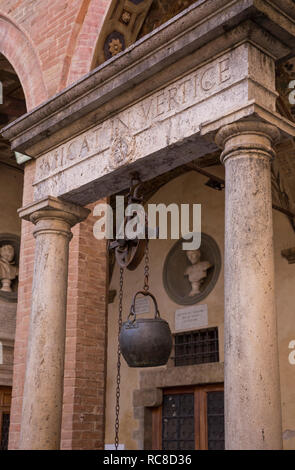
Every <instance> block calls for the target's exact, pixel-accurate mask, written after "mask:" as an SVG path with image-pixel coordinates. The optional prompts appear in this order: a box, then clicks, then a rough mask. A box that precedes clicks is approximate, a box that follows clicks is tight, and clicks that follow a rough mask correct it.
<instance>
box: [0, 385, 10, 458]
mask: <svg viewBox="0 0 295 470" xmlns="http://www.w3.org/2000/svg"><path fill="white" fill-rule="evenodd" d="M10 405H11V388H10V387H0V450H7V448H8V433H9V423H10Z"/></svg>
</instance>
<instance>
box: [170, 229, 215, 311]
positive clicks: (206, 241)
mask: <svg viewBox="0 0 295 470" xmlns="http://www.w3.org/2000/svg"><path fill="white" fill-rule="evenodd" d="M183 241H184V240H182V239H180V240H178V241H177V242H176V243H175V244H174V245H173V246H172V247H171V249H170V251H169V252H168V254H167V256H166V259H165V263H164V267H163V285H164V288H165V290H166V292H167V294H168V296H169V297H170V299H171V300H173V301H174V302H175V303H177V304H178V305H195V304H197V303H198V302H200V301H201V300H203V299H205V298H206V297H207V296H208V295H209V294H210V292H211V291H212V290H213V289H214V287H215V285H216V283H217V280H218V277H219V274H220V270H221V253H220V250H219V247H218V245H217V243H216V242H215V240H214V239H213V238H212V237H210V235H207V234H206V233H202V234H201V246H200V248H199V249H198V250H188V251H185V250H183V249H182V243H183Z"/></svg>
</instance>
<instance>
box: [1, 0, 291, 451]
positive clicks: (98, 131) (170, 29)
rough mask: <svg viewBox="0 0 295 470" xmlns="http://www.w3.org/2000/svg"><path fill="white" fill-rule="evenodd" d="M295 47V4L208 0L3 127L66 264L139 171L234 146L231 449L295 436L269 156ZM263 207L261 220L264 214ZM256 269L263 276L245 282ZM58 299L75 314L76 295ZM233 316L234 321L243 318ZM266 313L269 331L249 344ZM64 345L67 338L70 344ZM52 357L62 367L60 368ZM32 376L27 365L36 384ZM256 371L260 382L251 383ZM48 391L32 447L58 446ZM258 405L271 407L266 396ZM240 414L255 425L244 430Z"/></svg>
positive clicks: (230, 169)
mask: <svg viewBox="0 0 295 470" xmlns="http://www.w3.org/2000/svg"><path fill="white" fill-rule="evenodd" d="M294 52H295V12H294V4H293V2H292V1H291V0H286V1H284V2H280V1H279V0H268V1H266V0H260V1H258V0H233V1H231V2H224V1H223V0H207V1H203V0H200V1H197V2H196V3H195V4H194V5H192V6H191V7H190V8H188V9H187V10H186V11H184V12H183V13H181V14H179V15H178V16H177V17H175V18H174V19H172V20H171V21H169V22H168V23H167V24H164V25H163V26H161V27H160V28H158V29H157V30H155V31H153V32H152V33H151V34H150V35H148V36H146V37H144V38H142V39H141V40H140V41H138V42H137V43H135V44H134V45H132V46H130V47H129V48H128V49H126V50H125V51H124V52H122V53H120V54H118V55H116V56H115V57H114V58H112V59H110V60H109V61H107V62H106V63H104V64H102V65H101V66H99V67H98V68H97V69H95V70H94V71H92V72H91V73H90V74H88V75H87V76H85V77H84V78H82V79H81V80H79V81H78V82H77V83H76V84H74V85H73V86H70V87H69V88H67V89H66V90H64V91H63V92H61V93H59V94H58V95H56V96H55V97H53V98H52V99H50V100H49V101H48V102H46V103H44V104H42V105H40V106H39V107H38V108H36V109H34V110H33V111H31V112H30V113H28V114H26V115H25V116H23V117H21V118H19V119H18V120H17V121H15V122H14V123H12V124H11V125H9V126H7V127H6V128H5V129H4V130H3V131H2V135H3V137H4V138H5V139H8V140H10V141H11V144H12V149H13V150H16V151H18V152H22V153H25V154H27V155H29V156H31V157H32V158H34V159H36V176H35V181H34V183H33V187H34V201H32V203H31V204H30V205H29V206H27V207H24V208H22V209H21V210H20V215H21V216H22V217H24V218H26V219H27V220H31V221H32V222H33V223H35V224H36V227H37V228H36V233H37V237H42V238H44V240H45V239H46V237H50V236H51V235H52V233H53V232H54V238H55V242H54V241H53V240H54V238H52V243H49V242H48V243H47V244H46V243H45V244H44V245H43V246H45V247H47V248H48V253H50V254H51V256H53V258H54V250H55V249H57V247H59V249H61V250H62V256H63V259H64V260H65V261H66V260H67V254H68V241H69V239H70V228H71V226H73V225H74V224H75V223H79V221H81V220H83V219H84V218H85V217H86V216H87V211H86V210H83V209H82V208H81V207H80V206H84V205H86V204H89V203H91V202H94V201H97V200H98V199H100V198H101V197H105V196H108V195H111V194H114V193H117V192H119V191H122V190H124V189H125V188H126V187H128V186H129V181H130V176H131V174H132V173H133V172H135V171H137V172H138V173H139V174H140V177H141V179H142V180H143V181H144V180H149V179H151V178H153V177H155V176H157V175H160V174H162V173H164V172H166V171H168V170H170V169H172V168H176V167H178V166H180V165H182V164H184V163H188V162H190V161H192V160H196V159H198V158H200V157H202V156H204V155H206V154H210V153H212V152H215V151H217V150H218V149H219V148H222V149H223V150H224V151H223V153H222V162H223V163H224V164H225V166H226V177H227V185H226V188H227V189H226V206H227V213H226V228H227V239H226V252H225V256H226V263H225V266H226V267H225V270H226V287H225V289H226V295H225V297H226V306H225V312H226V313H225V317H226V319H225V338H226V344H225V397H226V398H225V400H226V403H225V413H226V420H227V422H228V427H227V429H226V446H227V448H228V449H236V448H244V449H246V448H257V449H276V448H281V445H282V438H281V417H280V392H279V370H278V355H277V350H276V347H273V344H275V343H276V339H277V338H276V325H275V323H276V316H275V309H274V289H273V259H272V258H273V256H272V218H271V194H270V161H271V159H272V158H273V157H274V155H275V147H276V146H279V141H286V140H288V139H290V137H294V136H295V125H294V124H293V123H292V122H290V121H289V120H288V119H286V118H284V117H282V116H281V115H280V114H279V113H277V112H276V100H277V97H278V93H277V91H276V87H275V65H276V63H277V62H278V61H280V60H282V59H284V58H286V57H288V56H291V55H294ZM257 194H258V196H257ZM245 201H247V204H245ZM233 214H235V215H237V216H236V217H233ZM257 217H258V218H261V224H257V223H253V220H254V219H255V220H254V222H256V219H257ZM251 220H252V224H251V223H250V221H251ZM247 221H249V224H250V226H251V227H250V229H251V230H252V232H251V237H252V238H251V240H250V238H249V234H248V233H247V230H248V226H247ZM38 226H39V228H38ZM261 233H263V234H264V239H263V240H264V241H263V243H262V245H263V246H260V248H259V246H258V245H257V242H256V241H255V240H256V239H259V236H260V235H261ZM50 234H51V235H50ZM60 237H64V238H63V240H64V241H63V242H61V238H60ZM65 239H66V240H67V242H66V241H65ZM249 241H250V242H251V243H250V246H251V248H250V250H249V259H252V261H253V260H254V259H256V261H257V257H258V258H259V260H258V261H259V266H260V268H257V269H254V268H253V265H251V263H247V262H246V263H245V259H244V257H243V253H244V252H245V249H246V247H249ZM260 245H261V242H260ZM40 247H41V245H40ZM40 247H39V249H38V250H37V251H36V254H35V266H36V273H37V274H38V279H37V280H36V283H35V287H36V289H37V290H38V286H42V282H44V281H45V280H49V283H50V279H52V281H51V282H52V285H51V284H50V285H49V287H48V288H51V287H52V292H53V295H54V296H55V295H56V296H58V295H59V293H58V292H57V290H56V289H55V288H54V285H53V282H55V281H54V279H55V277H54V272H53V271H54V267H52V266H53V265H51V268H50V269H51V272H50V273H49V272H48V267H47V266H46V265H44V266H43V265H42V263H40V261H41V260H40V256H44V255H46V253H45V252H44V250H43V251H42V249H41V248H40ZM265 253H266V255H265ZM255 257H256V258H255ZM53 258H52V259H53ZM233 260H235V262H234V263H233ZM253 262H254V261H253ZM38 266H39V267H40V266H41V268H40V269H37V267H38ZM58 266H59V263H57V267H56V269H57V268H58ZM232 267H234V269H232ZM266 273H267V274H266ZM243 276H244V277H243ZM249 278H250V279H251V283H250V284H247V283H245V279H249ZM34 282H35V281H34ZM65 282H66V269H65V270H64V272H63V283H64V284H65ZM40 289H41V287H40ZM37 293H38V292H37ZM249 295H250V296H251V295H252V298H253V302H252V303H251V305H250V306H249V305H245V302H243V299H244V298H245V296H249ZM38 298H39V296H38V295H37V296H36V298H35V300H34V302H33V305H32V313H33V314H34V312H35V313H36V311H38V308H45V310H46V309H47V308H48V309H49V310H50V302H49V303H48V306H46V305H45V307H44V305H42V306H41V305H38ZM55 300H56V299H55ZM59 308H60V309H61V310H63V311H60V315H61V316H63V315H64V313H65V304H64V302H63V306H60V307H59ZM261 309H262V311H263V312H264V313H265V314H266V313H267V320H265V321H261V318H260V317H259V321H257V320H258V318H257V315H258V312H260V311H261ZM266 311H267V312H266ZM263 312H262V313H263ZM43 313H44V312H43ZM232 317H233V318H235V322H231V321H230V319H231V318H232ZM33 318H34V315H33V317H32V320H31V321H34V320H33ZM253 319H254V321H256V335H257V338H258V341H257V343H255V344H254V343H253V344H252V349H251V350H249V348H248V347H247V345H248V343H247V339H248V338H249V335H250V331H251V324H252V323H253ZM52 321H53V323H51V324H48V323H47V324H45V323H44V325H43V327H42V328H43V329H46V328H50V329H52V330H53V329H54V328H58V327H59V325H60V319H58V318H57V316H56V317H55V318H52ZM54 322H55V323H54ZM32 325H33V324H32ZM41 326H42V325H41ZM265 326H267V328H266V327H265ZM39 328H40V325H39ZM42 328H41V329H40V330H39V334H36V330H34V326H31V331H32V336H31V340H30V343H29V354H31V356H30V357H31V358H32V364H34V358H33V356H32V354H34V351H38V354H39V355H41V356H42V354H45V352H44V351H42V334H41V333H40V332H41V331H42ZM34 332H35V334H34ZM63 341H64V337H63V335H62V334H61V335H59V342H60V350H61V351H62V350H63V348H62V343H63ZM241 347H242V348H243V354H241ZM270 352H271V353H270ZM237 357H238V359H239V364H238V365H237V362H236V359H237ZM249 361H250V365H251V367H250V371H251V370H252V372H253V374H254V376H255V377H256V375H258V376H259V380H256V378H255V377H254V376H251V373H250V372H249ZM46 364H47V363H46V361H44V364H43V366H42V367H43V369H42V368H41V371H40V373H42V374H44V375H46V374H47V373H48V372H49V370H46V367H47V365H48V364H47V365H46ZM53 366H54V364H52V363H51V364H50V368H52V367H53ZM251 368H252V369H251ZM56 370H57V375H56V382H55V383H54V381H52V384H51V388H50V390H49V391H48V393H49V395H50V397H48V402H47V403H44V407H45V408H44V409H45V410H46V413H50V412H51V411H53V410H52V407H53V399H52V398H53V395H54V393H57V389H58V390H59V392H58V396H61V395H60V386H61V376H62V364H60V363H59V367H57V369H56ZM33 375H34V373H33ZM37 375H38V374H37ZM29 380H30V374H27V378H26V385H25V390H28V389H29ZM36 380H37V379H36ZM248 381H249V384H250V385H251V386H250V385H249V387H248V388H247V387H246V388H245V387H244V385H245V382H248ZM237 392H238V393H237ZM38 393H40V389H38V387H36V388H35V389H34V390H33V393H32V391H31V396H30V397H28V396H27V395H28V394H27V393H26V392H25V394H24V397H23V401H24V408H23V410H24V413H23V421H22V427H23V428H24V426H26V434H27V435H28V439H27V440H26V441H24V440H23V441H22V444H21V447H22V448H38V445H39V446H41V448H56V447H57V446H58V444H57V442H58V435H59V429H60V419H59V416H61V412H60V410H59V411H57V410H54V412H55V420H54V422H53V423H52V426H51V429H50V430H49V429H47V430H46V429H44V428H42V426H41V423H40V420H42V413H39V412H38V410H37V411H36V416H35V418H36V421H35V426H37V428H36V429H38V422H39V424H40V429H39V435H38V439H39V444H36V442H35V441H32V440H31V441H30V436H33V434H31V433H30V429H29V428H30V425H29V422H28V420H27V416H28V407H30V402H32V403H33V402H35V403H36V402H38V399H39V395H38ZM32 395H33V397H32ZM257 402H259V403H260V404H261V405H260V407H259V410H257V408H256V406H254V404H256V403H257ZM48 403H51V405H48ZM243 403H244V404H243ZM245 403H247V406H245ZM249 410H252V411H251V412H252V413H253V416H252V418H253V419H252V418H251V417H250V416H249V413H250V411H249ZM273 410H276V412H275V413H273ZM32 412H33V413H34V408H33V409H32ZM38 416H39V418H38ZM245 418H247V419H245ZM38 419H39V421H38ZM241 422H243V423H244V426H243V427H242V428H239V423H241ZM262 423H263V427H262V428H261V426H262ZM41 428H42V432H41ZM42 433H43V435H42ZM34 446H35V447H34ZM36 446H37V447H36ZM39 448H40V447H39Z"/></svg>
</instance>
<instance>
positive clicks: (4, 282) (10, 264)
mask: <svg viewBox="0 0 295 470" xmlns="http://www.w3.org/2000/svg"><path fill="white" fill-rule="evenodd" d="M14 258H15V251H14V247H13V246H12V245H9V244H6V245H2V246H1V247H0V283H1V287H0V290H1V291H3V292H12V288H11V283H12V281H13V280H14V279H15V278H16V277H17V276H18V267H17V266H15V261H14Z"/></svg>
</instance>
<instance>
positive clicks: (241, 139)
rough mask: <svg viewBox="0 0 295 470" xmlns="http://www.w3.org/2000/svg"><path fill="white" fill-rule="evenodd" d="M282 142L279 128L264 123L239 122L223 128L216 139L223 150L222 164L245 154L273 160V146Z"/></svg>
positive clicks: (254, 121) (252, 121) (253, 121)
mask: <svg viewBox="0 0 295 470" xmlns="http://www.w3.org/2000/svg"><path fill="white" fill-rule="evenodd" d="M279 140H280V131H279V130H278V129H277V127H275V126H273V125H271V124H268V123H266V122H262V121H258V120H257V121H256V120H251V121H239V122H236V123H233V124H229V125H226V126H224V127H222V128H221V129H220V130H219V131H218V133H217V135H216V137H215V141H216V144H217V145H218V146H219V147H220V148H222V149H223V152H222V154H221V156H220V159H221V162H222V163H225V161H226V160H227V159H229V158H232V157H236V156H241V154H243V153H247V155H249V154H252V155H255V156H256V157H262V158H266V159H273V158H274V157H275V152H274V150H273V145H274V144H276V143H277V142H278V141H279Z"/></svg>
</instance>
